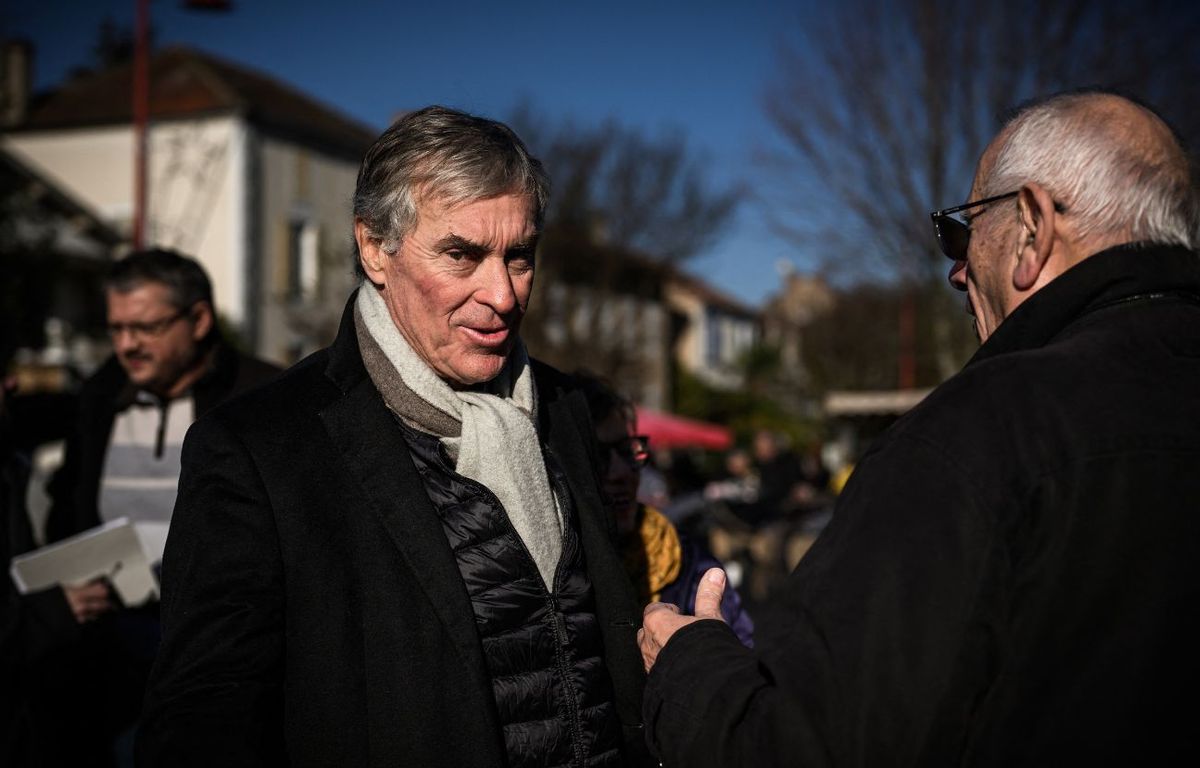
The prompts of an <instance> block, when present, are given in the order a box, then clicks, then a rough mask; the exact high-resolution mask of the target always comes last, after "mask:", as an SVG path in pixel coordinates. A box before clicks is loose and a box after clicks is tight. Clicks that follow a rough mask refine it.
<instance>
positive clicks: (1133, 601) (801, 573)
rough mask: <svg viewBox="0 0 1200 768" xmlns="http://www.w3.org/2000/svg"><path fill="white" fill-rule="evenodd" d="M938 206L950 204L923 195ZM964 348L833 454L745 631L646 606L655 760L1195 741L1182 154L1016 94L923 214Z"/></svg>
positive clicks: (951, 760) (1198, 549) (1087, 105)
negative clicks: (839, 471) (966, 319)
mask: <svg viewBox="0 0 1200 768" xmlns="http://www.w3.org/2000/svg"><path fill="white" fill-rule="evenodd" d="M959 211H964V212H966V216H967V217H968V221H967V223H962V222H956V221H955V220H953V219H951V218H949V216H950V214H952V213H956V212H959ZM933 217H934V222H935V225H936V227H937V233H938V236H939V239H940V241H941V245H942V248H943V250H944V251H945V252H946V254H947V255H948V256H949V257H950V258H951V259H953V260H954V268H953V269H952V271H951V282H952V283H953V284H954V285H955V287H957V288H960V289H964V290H966V292H967V296H968V299H969V304H970V308H971V312H972V314H973V316H974V322H975V328H976V330H977V332H978V334H979V337H980V340H981V341H982V342H983V345H982V346H981V347H980V349H979V351H978V353H977V354H976V355H975V356H974V357H973V358H972V359H971V361H970V362H969V363H968V364H967V366H966V367H965V368H964V370H963V371H962V372H961V373H959V374H958V375H957V376H955V377H954V378H952V379H950V380H949V381H947V382H946V383H945V384H943V385H942V386H941V387H939V388H938V389H937V390H936V391H935V392H934V393H933V394H931V395H930V396H929V397H928V398H927V399H926V400H925V402H923V403H922V404H921V405H920V406H918V407H917V408H916V409H914V410H913V411H912V412H911V413H910V414H908V415H907V416H906V417H905V418H903V419H902V420H901V421H900V422H898V423H897V424H896V425H895V426H894V427H893V428H892V429H891V430H890V431H889V432H888V433H887V434H886V435H885V436H884V437H883V438H881V439H880V440H879V442H878V443H877V444H876V445H875V446H874V447H873V449H872V450H871V451H870V453H869V454H868V455H867V456H866V457H864V458H863V460H862V461H861V463H860V464H859V466H858V468H857V470H856V472H855V475H854V477H853V478H852V479H851V481H850V483H849V485H848V486H847V488H846V490H845V492H844V494H843V495H842V497H841V498H840V499H839V502H838V506H837V510H836V512H835V514H834V518H833V522H832V524H831V525H830V527H829V528H828V529H827V530H826V532H825V533H824V534H823V536H822V537H821V539H820V540H819V541H818V542H817V543H816V544H815V545H814V547H813V549H812V550H811V552H810V553H809V554H808V556H807V557H806V558H805V559H804V560H803V561H802V562H801V564H800V566H799V567H798V569H797V570H796V572H795V573H794V574H793V575H792V577H791V580H790V582H789V584H788V588H787V590H786V595H785V597H783V599H782V600H781V602H780V604H779V605H778V606H777V608H778V613H779V615H780V616H781V617H782V618H783V619H784V620H783V621H782V622H780V623H779V625H778V626H777V627H776V628H775V631H774V632H772V628H771V626H770V625H769V624H768V622H764V625H765V626H764V629H763V631H762V633H760V635H759V637H758V638H756V640H757V642H758V646H757V648H756V649H755V650H754V651H750V650H747V649H745V648H743V647H742V646H741V645H740V644H739V643H738V642H737V640H736V638H734V636H733V634H732V633H731V632H730V631H729V630H728V629H727V628H726V627H725V626H724V625H723V624H721V623H720V622H718V621H712V620H707V618H708V617H712V616H713V615H714V614H713V613H712V612H711V602H710V601H711V600H712V599H713V597H714V596H716V595H719V593H720V589H721V586H722V585H723V577H722V574H721V572H720V571H716V570H714V571H712V572H710V574H709V576H708V577H706V578H710V579H711V581H710V583H709V587H708V589H707V595H706V597H705V603H704V607H703V608H701V607H700V600H698V601H697V614H698V615H699V616H701V617H702V618H701V619H696V618H693V617H684V616H680V615H679V614H678V613H677V612H675V611H674V610H672V607H670V606H663V605H655V606H650V607H649V608H648V609H647V613H646V616H645V625H644V629H643V635H642V638H641V643H642V646H641V647H642V652H643V656H644V659H645V662H646V664H647V667H648V668H651V667H652V671H651V674H650V678H649V681H648V684H647V695H646V705H645V714H646V718H647V720H646V724H647V729H648V731H649V736H650V739H651V741H652V744H653V745H654V747H655V748H656V749H657V750H658V751H659V753H661V754H662V755H663V757H664V759H665V760H666V761H668V762H670V763H672V764H686V765H692V766H710V765H711V766H735V765H738V766H740V765H755V766H768V765H804V766H824V765H841V766H845V765H855V766H881V765H922V766H925V765H973V766H978V765H996V766H1013V765H1067V764H1071V765H1074V764H1088V765H1098V764H1100V765H1107V764H1133V765H1136V764H1163V763H1165V762H1167V761H1165V760H1163V759H1161V758H1165V757H1167V756H1170V758H1171V759H1170V762H1171V763H1175V764H1182V763H1191V762H1192V761H1193V760H1195V759H1197V757H1198V756H1200V739H1197V737H1196V733H1197V731H1196V728H1195V723H1196V721H1197V718H1198V717H1200V705H1198V704H1197V703H1196V702H1197V699H1196V696H1195V691H1196V689H1197V686H1198V685H1200V661H1198V654H1197V653H1196V650H1195V649H1196V647H1197V644H1198V643H1200V612H1198V611H1197V610H1196V607H1195V606H1196V597H1197V595H1198V594H1200V515H1197V509H1198V508H1200V471H1198V470H1200V396H1198V395H1197V393H1198V392H1200V256H1197V254H1196V253H1195V251H1194V249H1195V247H1196V245H1197V232H1198V230H1200V225H1198V207H1197V198H1196V192H1195V190H1194V189H1193V187H1192V184H1191V179H1190V174H1189V166H1188V161H1187V158H1186V156H1185V154H1184V152H1183V151H1182V149H1181V148H1180V146H1179V143H1178V142H1177V141H1176V139H1175V138H1174V136H1173V135H1172V133H1171V131H1170V130H1169V129H1168V128H1167V126H1166V125H1165V124H1164V123H1163V122H1162V121H1161V120H1160V119H1159V118H1158V117H1157V116H1155V115H1154V114H1153V113H1152V112H1151V111H1150V110H1148V109H1146V108H1144V107H1142V106H1139V105H1137V104H1135V103H1133V102H1131V101H1128V100H1126V99H1123V98H1120V97H1117V96H1114V95H1111V94H1105V93H1096V92H1092V93H1073V94H1064V95H1059V96H1056V97H1051V98H1049V99H1047V100H1045V101H1042V102H1039V103H1036V104H1032V105H1030V106H1028V107H1026V108H1024V109H1022V110H1020V111H1019V112H1017V113H1016V115H1015V117H1014V118H1013V119H1012V120H1010V121H1009V122H1008V123H1007V124H1006V125H1005V127H1004V128H1003V130H1002V131H1001V132H1000V134H999V136H998V137H997V138H996V139H995V140H994V141H993V142H992V144H991V145H990V146H989V147H988V148H987V150H986V151H985V152H984V153H983V156H982V159H981V160H980V163H979V167H978V170H977V173H976V176H975V182H974V184H973V186H972V190H971V202H969V203H967V204H966V205H964V206H959V207H958V208H956V209H950V210H948V211H938V212H937V213H935V214H933Z"/></svg>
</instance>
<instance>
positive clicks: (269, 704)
mask: <svg viewBox="0 0 1200 768" xmlns="http://www.w3.org/2000/svg"><path fill="white" fill-rule="evenodd" d="M547 196H548V182H547V179H546V175H545V173H544V172H543V170H542V167H541V164H540V163H539V162H538V161H537V160H536V159H535V158H533V157H532V156H531V155H530V154H529V153H528V151H527V150H526V148H525V146H524V145H523V144H522V143H521V141H520V139H519V138H517V136H516V135H515V134H513V132H512V131H511V130H510V129H509V128H508V127H506V126H504V125H502V124H500V123H497V122H494V121H491V120H486V119H483V118H478V117H474V116H471V115H467V114H464V113H462V112H457V111H454V110H450V109H445V108H442V107H429V108H427V109H423V110H421V111H419V112H415V113H412V114H410V115H407V116H405V117H403V118H401V119H400V120H399V121H397V122H396V123H395V124H394V125H393V126H392V127H391V128H389V129H388V130H387V131H386V132H385V133H384V134H383V135H382V136H381V137H380V138H379V139H378V140H377V141H376V143H375V144H374V146H372V147H371V149H370V150H369V151H368V153H367V155H366V157H365V159H364V160H363V164H362V168H361V170H360V172H359V177H358V186H357V190H356V193H355V198H354V239H355V244H356V246H357V247H356V260H355V263H356V268H357V269H358V272H359V274H360V276H362V278H363V281H362V284H361V285H360V287H359V288H358V290H357V291H356V292H355V294H354V295H353V296H352V297H351V299H350V301H349V303H348V305H347V308H346V312H345V316H344V318H343V321H342V326H341V329H340V331H339V333H338V336H337V339H336V340H335V341H334V342H333V345H332V346H330V347H329V348H328V349H326V350H323V351H321V352H318V353H316V354H315V355H313V356H311V357H309V358H308V359H307V360H304V361H302V362H301V363H299V364H297V365H296V366H295V367H294V368H292V369H291V370H290V371H288V372H287V373H285V374H284V375H283V376H282V377H281V378H280V379H279V380H278V381H277V382H276V383H275V384H273V385H271V386H269V387H266V388H264V389H262V390H259V391H258V392H256V393H254V394H252V395H249V396H247V397H245V398H243V399H240V400H237V401H234V402H232V403H230V404H228V405H227V406H226V407H224V408H221V409H219V410H217V411H216V412H214V413H213V414H211V415H210V416H208V417H206V418H204V419H202V420H201V421H200V422H198V423H197V424H196V426H195V427H194V428H193V429H192V431H191V433H190V434H189V435H188V439H187V442H186V444H185V447H184V467H183V476H182V478H181V482H180V491H179V500H178V503H177V506H176V509H175V514H174V519H173V522H172V528H171V534H170V539H169V541H168V543H167V551H166V556H165V558H164V568H163V625H164V639H163V646H162V651H161V653H160V655H159V658H158V663H157V665H156V667H155V670H154V675H153V679H152V681H151V685H150V689H149V693H148V700H147V705H146V718H145V723H144V725H143V728H142V731H141V733H140V735H139V755H140V757H141V758H143V759H144V761H145V762H147V763H148V764H151V765H203V766H218V765H220V766H228V765H239V766H242V765H284V764H286V765H292V766H301V765H309V766H389V767H390V766H399V765H412V766H453V767H454V768H465V767H468V766H478V767H479V768H484V767H485V766H487V767H493V766H494V767H499V766H513V767H514V768H516V767H517V766H572V767H573V768H585V767H591V766H625V765H638V764H641V763H642V762H643V759H644V758H645V757H646V753H645V744H644V740H643V737H642V728H641V723H640V703H641V698H642V687H643V684H644V674H645V673H644V672H643V670H642V666H641V661H640V657H639V655H638V649H637V645H636V637H635V631H636V628H637V625H638V624H640V615H639V611H638V606H637V604H636V600H635V597H634V594H633V591H632V587H631V586H630V584H629V583H628V581H627V580H626V577H625V576H624V572H623V569H622V562H621V560H620V558H619V556H618V555H617V553H616V551H615V549H614V548H613V544H612V540H611V537H610V527H611V522H610V520H609V518H608V516H607V515H606V510H605V507H604V505H603V503H602V501H601V496H600V491H599V485H598V481H597V478H596V475H595V472H594V467H595V466H596V462H595V443H594V437H593V436H592V432H591V426H590V421H589V415H588V411H587V405H586V400H585V399H584V397H583V396H582V394H580V393H579V392H578V391H576V390H575V389H574V388H573V385H572V382H571V380H570V379H568V378H567V377H565V376H563V375H562V374H559V373H558V372H556V371H554V370H552V369H550V368H548V367H546V366H544V365H541V364H539V363H537V362H536V361H533V360H530V359H529V357H528V355H527V354H526V352H525V348H524V345H523V344H522V343H521V339H520V336H519V335H518V331H519V328H520V323H521V318H522V316H523V315H524V313H525V310H526V307H527V305H528V301H529V296H530V290H531V287H532V282H533V274H534V256H535V250H536V246H537V238H538V234H539V231H540V227H541V223H542V216H543V212H544V210H545V206H546V200H547Z"/></svg>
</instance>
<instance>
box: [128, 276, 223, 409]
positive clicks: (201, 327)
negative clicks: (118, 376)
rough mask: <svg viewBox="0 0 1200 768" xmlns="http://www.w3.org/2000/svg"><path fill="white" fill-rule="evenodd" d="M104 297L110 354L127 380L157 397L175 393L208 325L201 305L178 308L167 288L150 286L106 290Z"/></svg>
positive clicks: (195, 357)
mask: <svg viewBox="0 0 1200 768" xmlns="http://www.w3.org/2000/svg"><path fill="white" fill-rule="evenodd" d="M106 297H107V300H108V327H109V333H110V336H111V338H112V344H113V351H114V352H115V353H116V355H117V360H118V361H119V362H120V363H121V367H122V368H124V369H125V372H126V373H127V374H128V375H129V380H130V381H132V382H133V383H134V384H135V385H137V386H138V387H140V388H142V389H146V390H149V391H151V392H156V393H158V394H161V395H174V394H177V393H175V392H173V391H172V390H173V389H174V388H175V385H176V384H177V383H178V382H179V381H180V380H181V379H182V378H183V377H184V375H185V374H187V373H188V372H189V371H191V370H192V369H194V368H195V366H196V364H197V358H198V356H199V344H200V341H201V340H202V339H203V338H204V336H205V335H206V334H207V333H208V330H209V327H210V325H211V314H209V310H208V308H207V305H206V304H203V303H201V304H197V305H196V306H194V307H192V308H191V310H180V309H178V308H177V307H176V306H175V305H174V304H172V303H171V300H170V299H171V292H170V290H169V289H168V288H167V286H165V285H163V284H161V283H154V282H146V283H142V284H141V285H139V286H137V287H136V288H134V289H133V290H131V291H124V292H122V291H116V290H112V289H109V290H108V292H107V295H106Z"/></svg>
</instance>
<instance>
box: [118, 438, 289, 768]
mask: <svg viewBox="0 0 1200 768" xmlns="http://www.w3.org/2000/svg"><path fill="white" fill-rule="evenodd" d="M162 592H163V595H162V623H163V642H162V647H161V650H160V652H159V655H158V658H157V660H156V662H155V666H154V671H153V673H152V675H151V680H150V685H149V688H148V691H147V700H146V707H145V711H144V719H143V725H142V728H141V730H140V731H139V734H138V745H137V751H138V760H139V763H140V764H141V765H151V766H185V765H195V766H213V765H222V766H260V765H276V764H282V763H283V762H284V756H283V746H282V744H283V735H282V716H283V702H282V691H281V688H282V665H283V642H284V641H283V633H284V627H283V622H284V616H283V609H284V606H283V599H284V598H283V574H282V566H281V558H280V554H279V543H278V536H277V533H276V530H275V524H274V515H273V511H272V508H271V505H270V502H269V500H268V498H267V496H266V492H265V489H264V486H263V483H262V481H261V479H260V476H259V474H258V471H257V468H256V466H255V463H254V460H253V458H252V456H251V455H250V453H249V451H248V450H247V449H246V447H245V446H244V445H243V443H242V442H241V441H240V440H239V439H238V437H237V436H235V435H234V434H233V433H232V432H231V431H230V430H229V429H227V428H225V427H224V426H223V425H222V424H221V423H220V422H219V421H216V420H215V419H213V418H207V419H202V420H201V421H199V422H197V423H196V424H195V425H194V426H193V427H192V429H191V431H190V432H189V433H188V436H187V438H186V440H185V443H184V449H183V472H182V475H181V476H180V484H179V496H178V499H177V501H176V505H175V511H174V514H173V517H172V520H171V530H170V534H169V536H168V539H167V547H166V553H165V556H164V558H163V574H162Z"/></svg>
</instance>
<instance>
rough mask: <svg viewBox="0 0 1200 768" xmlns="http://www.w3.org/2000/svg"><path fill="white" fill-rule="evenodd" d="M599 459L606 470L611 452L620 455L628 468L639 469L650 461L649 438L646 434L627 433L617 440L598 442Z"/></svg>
mask: <svg viewBox="0 0 1200 768" xmlns="http://www.w3.org/2000/svg"><path fill="white" fill-rule="evenodd" d="M600 451H601V454H600V459H601V463H602V464H603V468H604V471H606V472H607V471H608V467H609V462H610V461H611V459H612V455H613V453H616V454H617V455H618V456H620V457H621V460H622V461H624V462H625V463H626V464H627V465H628V466H629V468H630V469H641V468H642V467H644V466H646V463H647V462H649V461H650V438H649V437H647V436H646V435H629V436H628V437H622V438H621V439H619V440H612V441H610V442H601V443H600Z"/></svg>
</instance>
